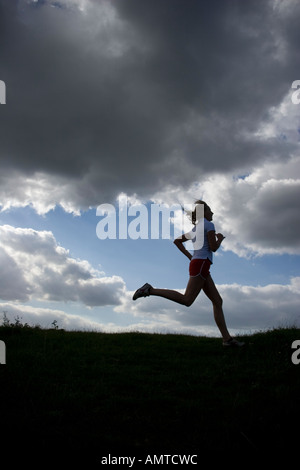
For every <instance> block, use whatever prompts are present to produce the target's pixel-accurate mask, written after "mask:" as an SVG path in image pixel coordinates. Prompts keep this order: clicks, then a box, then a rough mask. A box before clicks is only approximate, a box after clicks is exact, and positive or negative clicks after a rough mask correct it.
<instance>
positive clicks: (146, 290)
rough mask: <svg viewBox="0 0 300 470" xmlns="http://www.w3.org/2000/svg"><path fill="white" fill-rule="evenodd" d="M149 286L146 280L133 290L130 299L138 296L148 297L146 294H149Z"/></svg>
mask: <svg viewBox="0 0 300 470" xmlns="http://www.w3.org/2000/svg"><path fill="white" fill-rule="evenodd" d="M151 287H152V286H151V285H150V284H148V282H146V284H144V285H143V286H142V287H140V288H139V289H138V290H136V291H135V293H134V294H133V297H132V300H136V299H138V298H139V297H148V295H150V294H149V290H150V289H151Z"/></svg>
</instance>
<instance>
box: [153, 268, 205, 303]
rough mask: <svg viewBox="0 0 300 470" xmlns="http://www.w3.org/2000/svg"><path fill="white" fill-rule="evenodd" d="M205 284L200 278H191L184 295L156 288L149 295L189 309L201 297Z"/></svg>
mask: <svg viewBox="0 0 300 470" xmlns="http://www.w3.org/2000/svg"><path fill="white" fill-rule="evenodd" d="M205 282H206V281H205V280H204V279H202V278H201V277H200V276H196V277H190V279H189V282H188V284H187V286H186V290H185V293H184V294H181V293H180V292H177V291H176V290H170V289H155V288H154V287H152V288H151V289H150V290H149V294H150V295H157V296H159V297H164V298H165V299H169V300H172V301H173V302H177V303H178V304H182V305H186V306H187V307H189V306H190V305H192V303H193V302H194V300H195V299H196V298H197V296H198V295H199V293H200V291H201V289H202V288H203V286H204V283H205Z"/></svg>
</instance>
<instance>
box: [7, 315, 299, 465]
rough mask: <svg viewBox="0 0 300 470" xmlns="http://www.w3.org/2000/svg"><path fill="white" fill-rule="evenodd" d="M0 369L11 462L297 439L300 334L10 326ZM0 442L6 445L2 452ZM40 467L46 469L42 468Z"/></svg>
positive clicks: (243, 449) (264, 445)
mask: <svg viewBox="0 0 300 470" xmlns="http://www.w3.org/2000/svg"><path fill="white" fill-rule="evenodd" d="M0 339H1V340H2V341H5V344H6V356H7V358H6V362H7V364H6V365H2V366H0V384H1V402H0V416H1V430H2V438H1V439H2V456H3V455H4V453H3V449H6V453H7V454H8V455H9V458H10V459H11V462H13V461H14V460H16V461H17V459H19V458H22V462H25V460H26V459H28V461H29V462H31V463H32V462H33V459H34V458H37V450H39V452H42V455H43V456H44V457H43V459H46V458H47V459H48V457H49V458H50V456H52V457H53V456H55V457H57V456H58V455H60V456H61V457H60V458H62V456H66V457H67V458H68V459H70V458H71V457H72V458H75V459H79V458H80V457H82V456H85V458H87V456H88V457H89V459H90V460H91V462H93V463H94V464H96V465H98V464H100V462H101V458H102V456H108V454H111V455H115V456H118V455H120V456H123V455H125V456H130V455H136V456H138V455H148V454H181V455H183V454H197V455H203V454H205V455H206V456H207V455H209V454H211V453H214V454H213V455H216V454H217V453H218V452H220V453H221V452H223V453H224V452H225V455H228V458H229V460H230V459H231V458H232V456H233V455H237V454H239V455H244V456H250V455H254V454H255V453H257V452H264V453H266V454H267V453H268V452H272V454H274V451H276V453H278V455H279V453H282V454H285V455H286V453H287V452H288V453H289V454H288V455H291V454H290V453H291V451H292V450H293V449H296V448H297V446H296V443H297V439H298V435H297V432H296V431H295V430H294V429H295V427H296V425H297V424H299V418H300V402H299V396H300V365H298V366H297V365H294V364H293V363H292V361H291V355H292V352H293V350H292V349H291V344H292V342H293V341H294V340H296V339H300V330H299V329H296V328H283V329H276V330H272V331H269V332H265V333H257V334H254V335H251V336H249V337H244V340H245V341H246V342H247V345H246V346H245V347H244V348H241V349H225V348H223V347H222V345H221V340H220V339H216V338H206V337H200V338H199V337H192V336H184V335H160V334H144V333H124V334H104V333H103V334H102V333H94V332H66V331H64V330H59V329H56V328H54V329H48V330H44V329H41V328H31V327H29V326H28V325H25V326H23V325H22V324H20V322H19V323H18V324H17V325H12V324H6V325H4V326H2V327H0ZM4 442H5V446H3V443H4ZM43 462H44V460H43Z"/></svg>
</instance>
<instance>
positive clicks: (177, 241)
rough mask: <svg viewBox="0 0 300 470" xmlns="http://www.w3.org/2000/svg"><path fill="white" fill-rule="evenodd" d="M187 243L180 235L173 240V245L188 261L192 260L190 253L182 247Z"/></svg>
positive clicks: (184, 237) (183, 236) (186, 239)
mask: <svg viewBox="0 0 300 470" xmlns="http://www.w3.org/2000/svg"><path fill="white" fill-rule="evenodd" d="M186 241H188V238H186V236H185V235H182V236H180V237H178V238H176V239H175V240H174V244H175V245H176V246H177V248H178V249H179V250H180V251H181V253H183V254H184V255H185V256H187V257H188V259H189V260H191V259H192V255H191V253H190V252H189V251H188V250H187V249H186V248H185V247H184V246H183V244H184V242H186Z"/></svg>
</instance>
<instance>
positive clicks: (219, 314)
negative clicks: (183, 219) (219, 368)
mask: <svg viewBox="0 0 300 470" xmlns="http://www.w3.org/2000/svg"><path fill="white" fill-rule="evenodd" d="M195 205H196V206H195V209H194V211H193V212H192V223H193V225H194V227H193V229H192V230H191V231H190V232H188V233H186V234H184V235H182V236H180V237H178V238H176V240H174V243H175V245H176V246H177V248H178V249H179V250H180V251H181V252H182V253H183V254H184V255H185V256H187V257H188V258H189V260H190V265H189V273H190V278H189V281H188V284H187V287H186V290H185V293H184V294H181V293H180V292H177V291H175V290H170V289H155V288H154V287H152V286H151V285H150V284H148V283H146V284H144V285H143V286H142V287H140V288H139V289H138V290H137V291H136V292H135V293H134V295H133V297H132V298H133V300H136V299H138V298H139V297H147V296H149V295H156V296H159V297H164V298H165V299H169V300H172V301H173V302H177V303H179V304H182V305H186V306H187V307H189V306H190V305H192V303H193V302H194V301H195V299H196V298H197V296H198V295H199V293H200V291H201V289H203V291H204V293H205V294H206V295H207V297H208V298H209V299H210V300H211V302H212V305H213V312H214V318H215V322H216V324H217V327H218V328H219V330H220V333H221V335H222V337H223V346H243V345H244V344H245V343H242V342H240V341H237V340H236V339H234V338H232V337H231V336H230V334H229V332H228V330H227V326H226V322H225V318H224V313H223V308H222V304H223V300H222V297H221V296H220V294H219V292H218V290H217V288H216V286H215V283H214V281H213V280H212V277H211V275H210V272H209V269H210V266H211V264H212V262H213V252H215V251H217V250H218V249H219V248H220V245H221V243H222V241H223V240H224V238H225V237H224V236H223V235H222V234H221V233H217V234H216V232H215V226H214V224H213V223H212V217H213V212H212V211H211V209H210V207H209V206H208V205H207V204H206V203H205V202H204V201H200V200H199V201H196V203H195ZM199 205H204V212H203V213H204V243H203V245H202V247H201V248H199V246H198V245H199V240H202V239H203V234H202V233H200V230H203V225H202V224H199V220H197V207H198V206H199ZM188 240H192V242H193V247H194V254H193V256H192V255H191V253H190V252H189V251H188V250H187V249H186V248H185V247H184V245H183V244H184V242H186V241H188ZM197 240H198V243H197Z"/></svg>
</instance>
